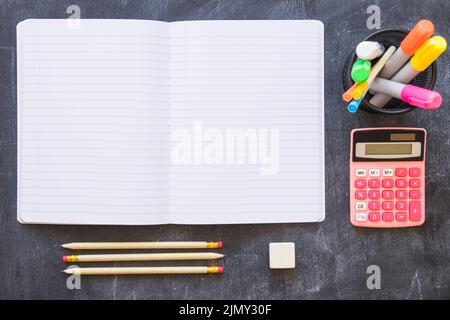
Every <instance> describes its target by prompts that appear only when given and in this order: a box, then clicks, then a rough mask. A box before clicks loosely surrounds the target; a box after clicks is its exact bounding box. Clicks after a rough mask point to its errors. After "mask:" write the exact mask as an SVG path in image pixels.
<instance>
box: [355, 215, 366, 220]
mask: <svg viewBox="0 0 450 320" xmlns="http://www.w3.org/2000/svg"><path fill="white" fill-rule="evenodd" d="M355 219H356V221H366V220H367V215H366V214H365V213H357V214H356V215H355Z"/></svg>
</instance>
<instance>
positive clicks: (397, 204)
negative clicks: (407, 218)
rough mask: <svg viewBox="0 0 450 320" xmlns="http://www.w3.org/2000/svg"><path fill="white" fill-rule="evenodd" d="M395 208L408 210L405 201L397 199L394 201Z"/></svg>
mask: <svg viewBox="0 0 450 320" xmlns="http://www.w3.org/2000/svg"><path fill="white" fill-rule="evenodd" d="M395 209H396V210H400V211H404V210H408V203H407V202H406V201H397V202H395Z"/></svg>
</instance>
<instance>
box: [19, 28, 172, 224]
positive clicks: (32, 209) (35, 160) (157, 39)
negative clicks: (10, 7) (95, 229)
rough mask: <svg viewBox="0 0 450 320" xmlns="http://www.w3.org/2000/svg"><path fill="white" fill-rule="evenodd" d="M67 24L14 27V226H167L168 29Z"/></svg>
mask: <svg viewBox="0 0 450 320" xmlns="http://www.w3.org/2000/svg"><path fill="white" fill-rule="evenodd" d="M67 23H68V22H67V20H26V21H24V22H21V23H20V24H19V25H18V28H17V54H18V59H17V60H18V70H17V72H18V218H19V220H21V221H22V222H26V223H62V224H71V223H76V224H83V223H86V224H87V223H89V224H97V223H99V224H153V223H157V224H160V223H166V222H168V221H167V215H166V214H164V213H165V212H167V193H168V191H167V187H168V163H169V161H168V152H167V149H168V140H169V136H168V124H169V122H168V50H169V49H168V38H167V36H168V25H167V24H166V23H164V22H153V21H134V20H82V21H81V25H80V28H79V29H73V28H69V27H68V25H67ZM71 26H73V25H71Z"/></svg>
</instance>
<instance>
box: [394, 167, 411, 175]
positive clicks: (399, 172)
mask: <svg viewBox="0 0 450 320" xmlns="http://www.w3.org/2000/svg"><path fill="white" fill-rule="evenodd" d="M395 175H396V176H397V177H406V176H407V175H408V169H406V168H397V169H395Z"/></svg>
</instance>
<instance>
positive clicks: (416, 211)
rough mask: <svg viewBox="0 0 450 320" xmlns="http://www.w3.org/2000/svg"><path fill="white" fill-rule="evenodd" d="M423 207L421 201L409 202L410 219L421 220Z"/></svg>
mask: <svg viewBox="0 0 450 320" xmlns="http://www.w3.org/2000/svg"><path fill="white" fill-rule="evenodd" d="M421 215H422V213H421V207H420V202H419V201H411V202H410V203H409V220H411V221H419V220H420V218H421Z"/></svg>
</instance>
